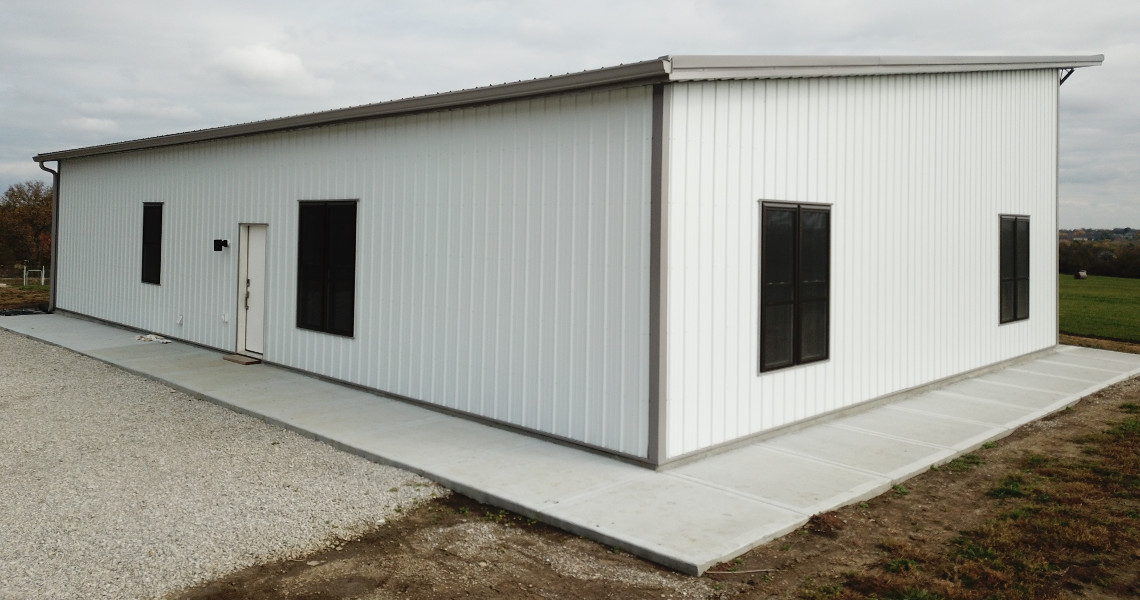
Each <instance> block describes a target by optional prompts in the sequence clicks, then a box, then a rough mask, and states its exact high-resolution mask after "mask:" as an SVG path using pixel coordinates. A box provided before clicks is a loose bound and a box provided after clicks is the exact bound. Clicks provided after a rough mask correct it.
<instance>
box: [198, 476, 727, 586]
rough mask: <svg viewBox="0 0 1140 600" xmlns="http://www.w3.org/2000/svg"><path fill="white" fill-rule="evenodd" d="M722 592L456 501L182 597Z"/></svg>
mask: <svg viewBox="0 0 1140 600" xmlns="http://www.w3.org/2000/svg"><path fill="white" fill-rule="evenodd" d="M712 585H713V584H712V583H711V582H709V581H707V580H702V579H696V578H692V577H686V576H684V575H680V574H678V573H674V572H672V571H669V570H666V569H663V568H660V567H656V566H654V565H651V564H649V563H646V562H644V561H642V560H640V559H637V558H635V557H633V556H631V555H629V554H626V553H624V552H620V551H617V550H611V549H607V548H605V547H603V546H600V545H598V544H595V543H593V542H590V541H587V540H585V539H583V538H578V537H575V536H572V535H569V534H566V533H564V532H562V531H559V530H557V529H553V528H551V527H548V526H546V525H543V524H541V523H537V522H535V521H532V520H529V519H525V518H523V517H519V516H517V515H514V514H512V513H508V512H507V511H503V510H500V509H496V508H493V507H491V506H487V505H484V504H479V503H478V502H475V501H473V500H471V499H469V498H465V497H463V496H459V495H451V496H449V497H447V498H442V499H439V500H435V501H432V502H429V503H426V504H424V505H422V506H420V507H419V508H417V509H416V510H413V511H409V512H408V513H407V514H406V516H405V517H404V518H401V519H398V520H394V521H392V522H390V523H389V524H387V525H385V526H384V527H382V528H381V529H379V530H377V531H375V532H373V533H372V534H370V535H367V536H365V537H363V538H361V539H359V540H355V541H351V542H345V543H344V544H342V545H340V546H337V547H335V548H333V549H332V550H329V551H326V552H322V553H319V554H314V555H312V556H307V557H305V558H303V559H300V560H296V561H288V562H279V563H274V564H270V565H263V566H257V567H253V568H250V569H246V570H244V571H241V572H239V573H236V574H235V575H233V576H232V577H228V578H226V579H224V580H221V581H216V582H213V583H210V584H208V585H206V586H203V587H200V588H197V589H194V590H190V591H189V592H187V593H184V594H182V595H178V596H175V597H176V598H179V599H180V600H205V599H211V600H238V599H248V600H254V599H256V600H269V599H273V598H300V599H309V598H396V597H398V598H487V599H491V598H562V597H581V598H707V597H709V593H710V592H711V587H712Z"/></svg>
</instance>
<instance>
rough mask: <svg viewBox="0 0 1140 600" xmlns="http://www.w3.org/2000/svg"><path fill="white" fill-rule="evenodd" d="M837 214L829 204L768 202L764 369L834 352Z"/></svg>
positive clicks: (764, 260)
mask: <svg viewBox="0 0 1140 600" xmlns="http://www.w3.org/2000/svg"><path fill="white" fill-rule="evenodd" d="M830 219H831V214H830V210H829V208H828V207H821V206H813V205H795V204H769V203H766V204H764V205H763V209H762V216H761V243H760V248H761V250H760V252H761V260H760V271H761V273H760V282H761V289H760V305H761V306H760V370H761V371H770V370H772V369H779V368H782V367H787V366H791V365H796V364H801V363H807V362H813V361H817V360H824V359H826V358H827V356H828V339H829V336H830V333H829V322H828V321H829V313H830V287H831V283H830V279H831V221H830Z"/></svg>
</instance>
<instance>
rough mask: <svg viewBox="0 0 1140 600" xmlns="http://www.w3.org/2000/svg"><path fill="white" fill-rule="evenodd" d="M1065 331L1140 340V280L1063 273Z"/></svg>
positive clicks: (1060, 308)
mask: <svg viewBox="0 0 1140 600" xmlns="http://www.w3.org/2000/svg"><path fill="white" fill-rule="evenodd" d="M1060 288H1061V290H1060V306H1059V312H1060V324H1061V326H1060V329H1061V332H1062V333H1068V334H1072V335H1085V336H1092V337H1099V338H1105V339H1112V340H1122V341H1127V342H1140V279H1124V278H1120V277H1094V276H1091V275H1090V276H1089V278H1088V279H1085V280H1078V279H1073V278H1072V277H1069V276H1066V275H1061V276H1060Z"/></svg>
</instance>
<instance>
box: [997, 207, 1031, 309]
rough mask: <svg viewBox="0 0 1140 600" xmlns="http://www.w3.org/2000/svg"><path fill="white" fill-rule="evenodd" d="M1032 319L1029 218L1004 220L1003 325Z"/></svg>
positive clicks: (1012, 217)
mask: <svg viewBox="0 0 1140 600" xmlns="http://www.w3.org/2000/svg"><path fill="white" fill-rule="evenodd" d="M1028 318H1029V217H1018V216H1011V215H1002V216H1001V322H1002V323H1009V322H1010V321H1021V320H1023V319H1028Z"/></svg>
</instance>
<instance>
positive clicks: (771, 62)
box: [666, 54, 1104, 81]
mask: <svg viewBox="0 0 1140 600" xmlns="http://www.w3.org/2000/svg"><path fill="white" fill-rule="evenodd" d="M666 58H667V59H669V61H670V64H671V65H672V69H671V73H670V76H669V78H670V79H671V80H673V81H691V80H700V79H773V78H788V77H841V76H854V75H895V74H905V73H964V72H972V71H1014V70H1026V69H1070V68H1072V69H1075V68H1080V67H1095V66H1099V65H1100V64H1101V63H1103V62H1104V55H1103V54H1096V55H1088V56H668V57H666Z"/></svg>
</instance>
